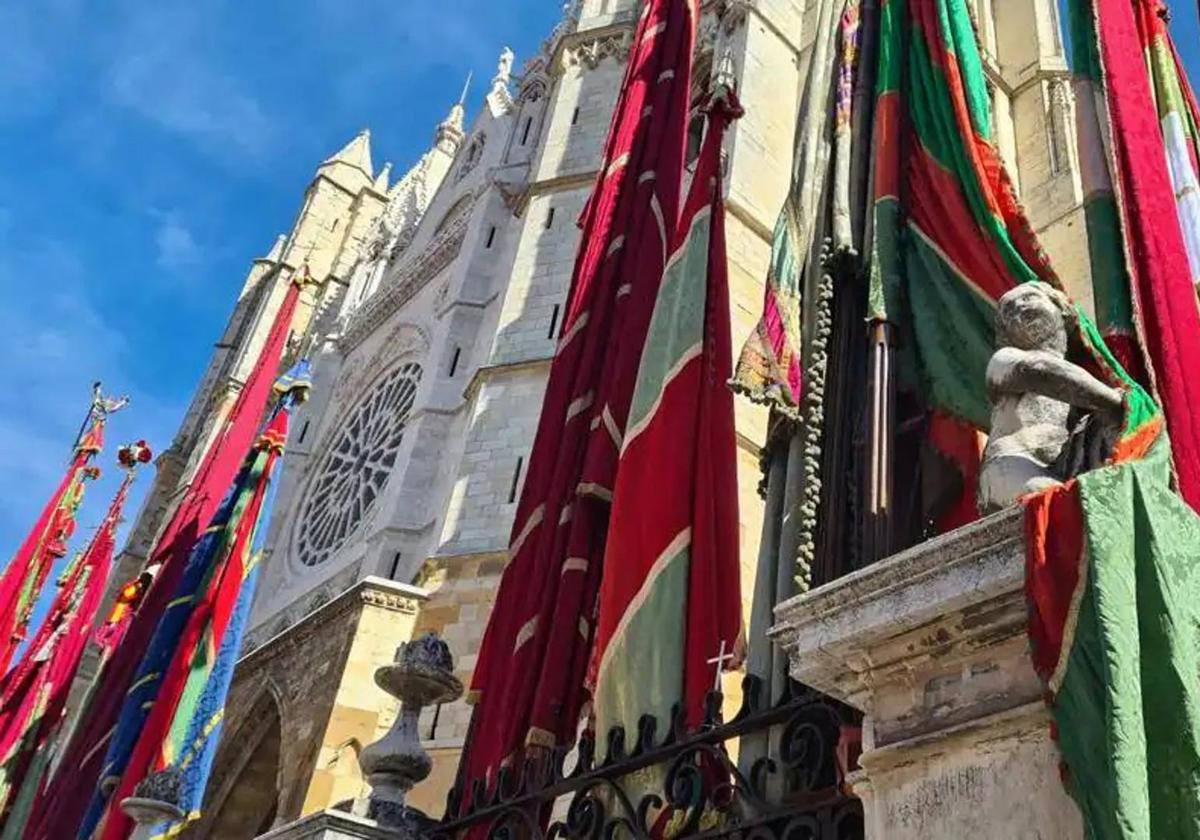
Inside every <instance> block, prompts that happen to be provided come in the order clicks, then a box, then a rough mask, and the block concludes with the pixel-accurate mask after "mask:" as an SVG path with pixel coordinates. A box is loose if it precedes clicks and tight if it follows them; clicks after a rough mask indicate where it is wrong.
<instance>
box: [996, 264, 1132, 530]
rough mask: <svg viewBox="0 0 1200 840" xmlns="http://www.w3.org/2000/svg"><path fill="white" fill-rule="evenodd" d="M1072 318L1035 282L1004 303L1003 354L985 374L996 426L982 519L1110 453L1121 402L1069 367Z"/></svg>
mask: <svg viewBox="0 0 1200 840" xmlns="http://www.w3.org/2000/svg"><path fill="white" fill-rule="evenodd" d="M1075 317H1076V314H1075V310H1074V308H1073V307H1072V306H1071V303H1070V301H1068V300H1067V297H1066V295H1064V294H1063V293H1062V292H1060V291H1058V290H1057V289H1054V288H1052V287H1050V286H1048V285H1046V284H1045V283H1041V282H1038V281H1032V282H1028V283H1022V284H1021V285H1019V286H1017V287H1016V288H1015V289H1012V290H1011V291H1009V292H1008V293H1006V294H1005V295H1004V296H1003V297H1001V298H1000V302H999V305H998V306H997V308H996V344H997V347H998V349H997V350H996V352H995V353H994V354H993V355H992V359H991V361H990V362H989V363H988V367H987V392H988V399H989V400H990V401H991V403H992V425H991V434H990V436H989V438H988V443H987V447H986V448H985V449H984V452H983V468H982V470H981V471H980V475H979V507H980V510H982V511H984V512H992V511H996V510H1000V509H1002V508H1006V507H1008V506H1010V505H1013V504H1015V503H1016V502H1017V500H1018V499H1019V498H1020V497H1021V496H1024V495H1026V494H1029V493H1037V492H1040V491H1042V490H1045V489H1047V488H1049V487H1053V486H1054V485H1056V484H1059V483H1060V482H1062V481H1065V480H1067V479H1068V478H1071V477H1072V476H1074V475H1078V474H1079V473H1081V472H1084V471H1086V470H1089V469H1093V468H1094V467H1096V466H1099V465H1100V464H1101V463H1103V461H1104V459H1105V458H1106V457H1107V454H1108V451H1110V450H1111V448H1112V443H1113V441H1114V440H1115V439H1116V432H1117V431H1118V430H1119V428H1120V422H1121V416H1122V412H1123V411H1124V404H1125V399H1124V394H1123V393H1122V392H1121V391H1120V389H1117V388H1113V387H1111V386H1109V385H1106V384H1105V383H1103V382H1101V381H1100V380H1099V379H1097V378H1096V377H1094V376H1092V375H1091V374H1090V373H1088V372H1087V371H1086V370H1084V369H1083V368H1082V367H1080V366H1079V365H1077V364H1075V363H1074V362H1071V361H1068V360H1067V358H1066V356H1067V346H1068V330H1067V325H1068V323H1069V322H1072V321H1073V320H1074V319H1075ZM1079 410H1081V412H1082V413H1081V412H1080V411H1079Z"/></svg>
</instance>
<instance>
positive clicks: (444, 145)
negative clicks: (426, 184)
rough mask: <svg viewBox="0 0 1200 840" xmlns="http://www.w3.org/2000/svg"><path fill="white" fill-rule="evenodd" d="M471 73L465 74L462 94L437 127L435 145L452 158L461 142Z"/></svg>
mask: <svg viewBox="0 0 1200 840" xmlns="http://www.w3.org/2000/svg"><path fill="white" fill-rule="evenodd" d="M471 76H472V74H471V73H468V74H467V83H466V84H465V85H463V90H462V94H461V95H460V96H459V97H458V101H457V102H455V103H454V104H453V105H451V106H450V113H449V114H447V115H446V119H444V120H442V122H441V123H440V124H439V125H438V127H437V140H436V144H437V147H438V148H439V149H441V150H442V151H444V152H445V153H446V154H448V155H450V156H451V157H453V156H454V155H455V154H457V152H458V147H459V146H460V145H462V141H463V126H464V125H465V122H466V116H467V109H466V107H465V105H464V104H463V103H464V102H466V99H467V91H468V90H469V89H470V87H471Z"/></svg>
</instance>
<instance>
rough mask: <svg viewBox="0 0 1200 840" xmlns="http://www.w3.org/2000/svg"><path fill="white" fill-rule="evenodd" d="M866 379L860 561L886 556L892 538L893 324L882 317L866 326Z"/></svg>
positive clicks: (893, 434) (871, 561)
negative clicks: (867, 394)
mask: <svg viewBox="0 0 1200 840" xmlns="http://www.w3.org/2000/svg"><path fill="white" fill-rule="evenodd" d="M869 330H870V333H869V338H868V342H869V347H868V352H867V365H868V369H867V382H868V387H869V388H870V396H869V401H868V405H867V447H868V449H867V481H866V504H865V506H864V509H865V510H864V518H865V521H864V522H863V561H864V563H867V564H870V563H875V562H878V561H879V560H882V559H883V558H885V557H887V556H888V555H889V554H891V553H892V551H893V547H894V546H893V544H894V541H895V505H894V502H893V494H894V489H895V488H894V481H895V476H894V469H893V467H894V463H895V456H894V452H893V443H894V441H895V439H896V385H895V379H894V377H893V375H892V362H893V357H894V327H893V325H892V324H891V323H890V322H888V321H884V320H875V321H872V322H871V324H870V327H869Z"/></svg>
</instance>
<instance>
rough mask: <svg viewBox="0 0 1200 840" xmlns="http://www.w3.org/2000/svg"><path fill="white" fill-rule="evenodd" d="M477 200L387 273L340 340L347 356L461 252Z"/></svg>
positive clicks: (354, 316)
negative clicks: (418, 250) (417, 250)
mask: <svg viewBox="0 0 1200 840" xmlns="http://www.w3.org/2000/svg"><path fill="white" fill-rule="evenodd" d="M477 201H478V196H477V195H476V196H475V198H474V200H472V201H468V202H464V203H463V204H462V206H461V207H460V208H459V210H458V211H456V213H455V215H454V217H453V218H452V219H448V220H446V221H445V222H444V223H443V225H442V229H441V230H440V231H438V233H437V234H436V235H435V236H434V237H433V240H432V241H431V242H430V243H429V244H428V245H427V246H426V248H425V250H424V251H422V252H421V253H420V254H419V255H418V256H416V257H414V258H410V259H408V260H406V261H405V262H404V263H403V264H402V265H401V266H400V267H399V268H398V269H397V270H396V271H395V272H394V273H391V272H390V271H389V274H388V275H386V276H385V279H384V281H383V284H382V285H381V286H380V289H379V291H377V292H376V293H375V294H374V295H372V296H371V297H370V298H369V299H368V300H367V302H366V303H365V304H363V306H361V307H360V308H359V309H358V311H356V312H355V313H354V315H353V317H352V318H351V319H350V323H349V324H348V325H347V327H346V332H345V333H343V334H342V337H341V339H340V340H339V342H338V344H339V348H340V349H341V351H342V352H343V353H349V352H350V351H351V350H352V349H353V348H354V347H356V346H357V345H358V344H360V343H361V342H362V341H363V340H364V339H365V338H366V337H367V336H369V335H370V334H371V333H372V332H374V331H375V330H376V329H377V328H378V327H379V326H380V325H381V324H383V323H384V322H385V321H386V320H387V319H388V318H389V317H391V315H393V314H394V313H395V312H396V311H397V310H399V309H400V307H401V306H403V305H404V304H405V303H407V302H408V301H410V300H412V298H413V296H414V295H416V294H417V293H418V292H419V291H421V289H423V288H425V285H426V284H427V283H428V282H429V281H430V280H432V279H433V278H434V277H436V276H437V275H438V274H440V273H441V272H442V271H443V270H444V269H445V268H446V267H447V266H449V265H450V263H452V262H454V260H455V259H456V258H457V257H458V255H459V253H460V252H461V251H462V245H463V241H464V240H465V239H466V236H467V226H468V224H469V223H470V221H471V211H472V209H473V208H474V207H475V204H476V202H477Z"/></svg>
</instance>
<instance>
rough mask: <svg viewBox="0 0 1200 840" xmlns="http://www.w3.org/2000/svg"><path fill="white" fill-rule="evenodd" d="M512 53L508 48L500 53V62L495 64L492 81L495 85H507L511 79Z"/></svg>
mask: <svg viewBox="0 0 1200 840" xmlns="http://www.w3.org/2000/svg"><path fill="white" fill-rule="evenodd" d="M514 58H515V56H514V55H513V51H512V50H510V49H509V48H508V47H505V48H504V50H503V51H502V52H501V53H500V60H499V62H497V64H496V78H495V79H493V80H492V81H493V82H495V83H497V84H508V80H509V79H511V78H512V68H513V59H514Z"/></svg>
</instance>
